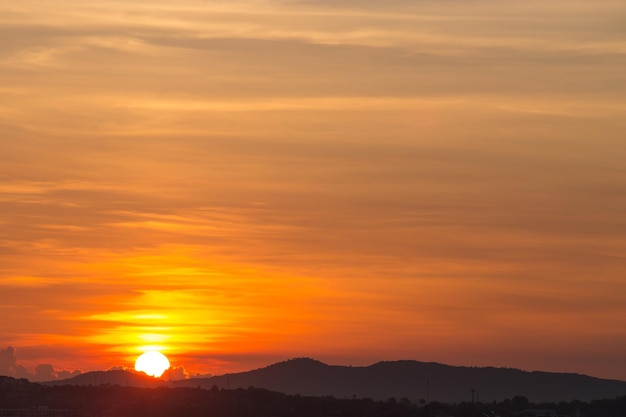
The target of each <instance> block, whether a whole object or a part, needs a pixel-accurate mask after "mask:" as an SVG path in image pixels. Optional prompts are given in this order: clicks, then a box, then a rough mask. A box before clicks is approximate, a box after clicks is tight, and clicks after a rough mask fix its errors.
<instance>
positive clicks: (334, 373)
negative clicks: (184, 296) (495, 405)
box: [175, 358, 626, 402]
mask: <svg viewBox="0 0 626 417" xmlns="http://www.w3.org/2000/svg"><path fill="white" fill-rule="evenodd" d="M175 384H176V385H177V386H202V387H211V386H213V385H217V386H218V387H222V388H240V387H242V388H245V387H249V386H254V387H261V388H266V389H270V390H275V391H280V392H284V393H287V394H302V395H313V396H326V395H332V396H335V397H340V398H344V397H349V398H351V397H353V396H356V397H359V398H363V397H369V398H373V399H388V398H390V397H396V398H402V397H406V398H409V399H410V400H412V401H417V400H419V399H425V400H430V401H442V402H460V401H471V400H472V390H475V396H476V399H477V400H479V401H485V402H491V401H501V400H504V399H506V398H512V397H514V396H516V395H523V396H526V397H527V398H529V399H530V400H531V401H534V402H542V401H569V400H573V399H577V400H585V401H588V400H592V399H601V398H614V397H617V396H620V395H626V382H623V381H613V380H604V379H599V378H593V377H589V376H584V375H578V374H562V373H550V372H525V371H521V370H517V369H507V368H470V367H454V366H448V365H442V364H438V363H425V362H417V361H395V362H379V363H376V364H374V365H370V366H366V367H348V366H330V365H326V364H324V363H322V362H318V361H315V360H312V359H306V358H301V359H292V360H289V361H285V362H280V363H277V364H274V365H271V366H268V367H266V368H262V369H257V370H254V371H249V372H243V373H237V374H229V375H222V376H216V377H212V378H206V379H190V380H184V381H177V382H175Z"/></svg>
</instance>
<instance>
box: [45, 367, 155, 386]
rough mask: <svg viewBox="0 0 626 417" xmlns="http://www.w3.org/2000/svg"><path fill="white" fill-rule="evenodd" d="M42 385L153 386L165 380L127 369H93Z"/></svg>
mask: <svg viewBox="0 0 626 417" xmlns="http://www.w3.org/2000/svg"><path fill="white" fill-rule="evenodd" d="M42 384H43V385H48V386H59V385H92V386H100V385H119V386H121V387H138V388H154V387H159V386H163V385H166V384H167V382H166V381H162V380H160V379H155V378H152V377H151V376H148V375H145V374H138V373H135V372H129V371H121V370H114V371H94V372H86V373H84V374H80V375H77V376H75V377H72V378H69V379H62V380H58V381H49V382H43V383H42Z"/></svg>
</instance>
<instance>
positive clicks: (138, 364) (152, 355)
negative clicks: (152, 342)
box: [135, 350, 170, 378]
mask: <svg viewBox="0 0 626 417" xmlns="http://www.w3.org/2000/svg"><path fill="white" fill-rule="evenodd" d="M169 367H170V361H169V360H167V357H166V356H165V355H164V354H162V353H161V352H158V351H156V350H151V351H149V352H145V353H143V354H141V355H140V356H139V357H138V358H137V360H136V361H135V370H136V371H137V372H145V373H146V374H148V375H150V376H153V377H155V378H158V377H160V376H161V375H163V372H165V371H166V370H168V369H169Z"/></svg>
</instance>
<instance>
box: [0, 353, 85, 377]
mask: <svg viewBox="0 0 626 417" xmlns="http://www.w3.org/2000/svg"><path fill="white" fill-rule="evenodd" d="M80 373H81V372H80V371H79V370H74V371H72V372H70V371H67V370H60V371H57V370H56V369H55V368H54V366H52V365H51V364H47V363H41V364H39V365H37V366H36V367H35V372H34V373H33V372H30V371H29V370H28V369H26V367H25V366H23V365H20V364H19V363H18V362H17V355H16V351H15V348H14V347H13V346H8V347H7V348H6V349H1V350H0V375H6V376H11V377H13V378H26V379H28V380H30V381H34V382H40V381H53V380H57V379H58V380H61V379H67V378H71V377H74V376H76V375H80Z"/></svg>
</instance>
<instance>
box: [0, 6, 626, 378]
mask: <svg viewBox="0 0 626 417" xmlns="http://www.w3.org/2000/svg"><path fill="white" fill-rule="evenodd" d="M624 16H626V5H625V4H624V2H622V1H595V2H590V1H582V0H578V1H576V0H575V1H569V0H568V1H565V0H555V1H550V2H542V1H526V0H525V1H521V0H519V1H517V0H512V1H507V2H502V1H496V0H487V1H473V0H471V1H454V0H453V1H446V2H427V1H409V0H398V1H393V2H374V1H341V2H331V1H278V0H267V1H240V2H222V1H217V0H210V1H192V0H183V1H176V2H174V1H165V0H158V1H149V2H148V1H133V2H128V1H111V0H107V1H104V0H94V1H86V2H80V4H77V2H74V1H69V0H59V1H55V2H54V4H52V3H50V2H45V1H29V0H26V1H20V2H17V3H15V2H3V3H0V213H1V216H0V311H1V316H0V317H1V320H0V349H1V350H4V352H5V353H6V352H8V351H6V350H5V349H6V348H7V347H8V346H13V347H14V348H15V357H14V358H13V359H15V360H16V361H17V362H16V363H17V364H21V365H22V366H24V367H25V368H26V371H27V372H30V373H33V372H35V367H36V365H37V364H40V363H47V364H52V365H53V366H54V368H55V369H56V370H58V371H61V370H70V371H71V370H74V369H80V370H82V371H88V370H92V369H108V368H111V367H113V366H127V367H130V366H132V364H133V362H134V359H135V358H136V356H137V355H138V354H140V353H141V352H142V351H143V350H146V349H150V348H158V349H161V350H163V352H164V353H166V354H167V355H168V356H169V357H170V360H171V362H172V364H173V365H174V366H177V367H184V368H185V369H186V371H187V372H189V373H203V374H204V373H212V374H215V373H223V372H227V371H240V370H247V369H251V368H253V367H258V366H265V365H267V364H269V363H272V362H274V361H278V360H283V359H286V358H290V357H294V356H309V357H314V358H316V359H320V360H323V361H326V362H329V363H336V364H355V365H356V364H369V363H373V362H376V361H379V360H392V359H416V360H423V361H437V362H443V363H449V364H454V365H473V366H482V365H492V366H508V367H518V368H523V369H529V370H531V369H541V370H548V371H569V372H580V373H586V374H591V375H595V376H601V377H609V378H616V379H622V380H626V363H624V361H623V353H624V352H625V351H626V278H625V277H626V258H625V255H624V254H626V216H625V215H624V213H626V146H625V144H624V141H625V139H624V132H625V131H626V104H625V101H624V97H626V71H625V70H624V69H625V68H626V41H625V40H624V39H626V37H625V35H626V30H625V29H624V28H625V27H626V25H625V22H624ZM7 357H8V356H7V355H6V354H4V356H2V357H1V358H4V359H2V360H0V373H2V372H3V371H4V373H11V372H13V373H15V372H14V370H15V367H13V368H11V369H13V370H12V371H11V370H9V368H8V365H7V362H6V361H7V360H9V359H6V358H7ZM2 361H5V362H2ZM3 367H4V368H3Z"/></svg>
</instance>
